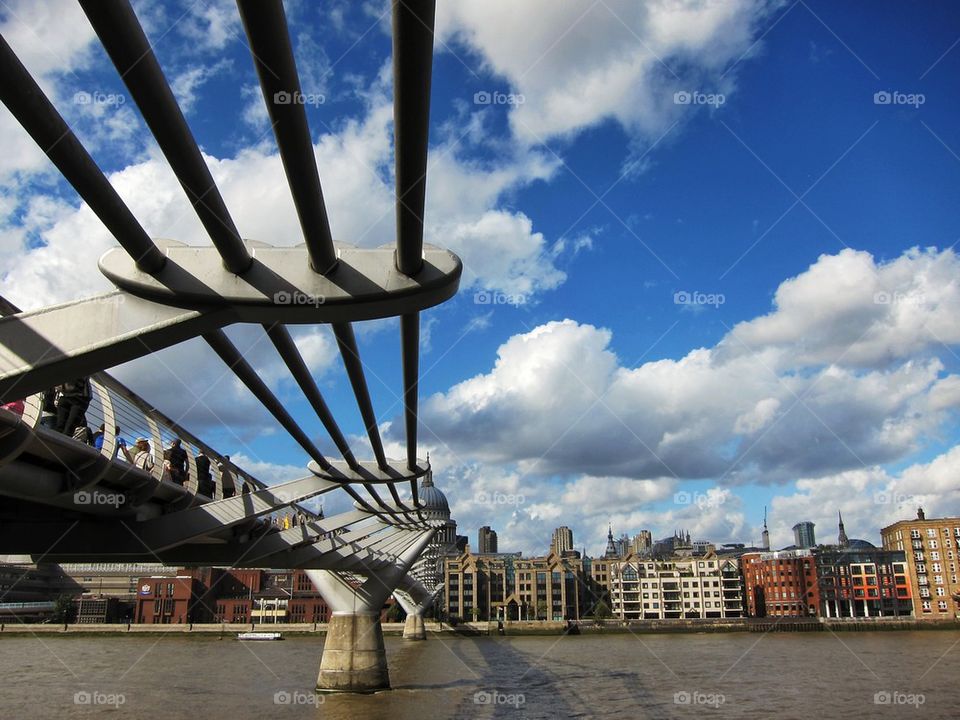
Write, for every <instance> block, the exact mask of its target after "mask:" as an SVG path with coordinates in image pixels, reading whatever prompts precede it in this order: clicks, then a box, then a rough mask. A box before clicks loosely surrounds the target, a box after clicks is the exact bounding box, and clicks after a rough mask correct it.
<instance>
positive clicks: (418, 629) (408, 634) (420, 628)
mask: <svg viewBox="0 0 960 720" xmlns="http://www.w3.org/2000/svg"><path fill="white" fill-rule="evenodd" d="M403 639H404V640H426V639H427V628H426V627H425V626H424V624H423V616H421V615H407V619H406V621H405V622H404V623H403Z"/></svg>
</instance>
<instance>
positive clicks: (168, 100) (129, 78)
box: [79, 0, 253, 274]
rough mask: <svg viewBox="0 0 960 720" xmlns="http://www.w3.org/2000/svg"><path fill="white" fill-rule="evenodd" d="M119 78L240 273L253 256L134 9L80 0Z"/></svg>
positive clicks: (122, 0) (115, 0)
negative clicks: (238, 229) (228, 208)
mask: <svg viewBox="0 0 960 720" xmlns="http://www.w3.org/2000/svg"><path fill="white" fill-rule="evenodd" d="M79 2H80V7H82V8H83V12H84V13H86V15H87V18H88V19H89V20H90V24H91V25H93V29H94V31H95V32H96V33H97V36H98V37H99V38H100V42H101V43H103V47H104V49H106V51H107V54H108V55H109V56H110V59H111V60H112V61H113V64H114V65H115V66H116V68H117V71H118V72H119V73H120V77H121V78H122V79H123V82H124V83H125V84H126V86H127V89H128V90H129V91H130V94H131V95H133V99H134V100H135V101H136V103H137V107H139V108H140V112H141V113H142V114H143V119H144V120H146V122H147V125H148V126H149V127H150V131H151V132H152V133H153V136H154V137H155V138H156V139H157V143H158V144H159V145H160V149H161V150H162V151H163V154H164V155H165V156H166V158H167V162H169V163H170V167H172V168H173V172H174V173H175V174H176V176H177V180H179V181H180V184H181V185H182V186H183V189H184V191H185V192H186V193H187V198H188V199H189V200H190V204H191V205H193V209H194V210H195V211H196V213H197V215H198V216H199V218H200V222H201V223H202V224H203V227H204V229H206V231H207V234H208V235H210V239H211V240H212V241H213V244H214V245H215V246H216V248H217V250H218V251H219V252H220V255H221V256H222V257H223V264H224V266H225V267H226V268H227V269H228V270H230V272H233V273H237V274H241V273H243V272H245V271H246V270H247V269H249V268H250V265H251V264H252V263H253V258H252V257H251V256H250V253H249V252H248V251H247V248H246V246H244V244H243V240H241V238H240V233H239V232H238V231H237V228H236V226H235V225H234V224H233V219H232V218H231V217H230V213H229V212H228V211H227V206H226V204H225V203H224V202H223V198H222V197H221V196H220V191H219V190H218V189H217V185H216V183H215V182H214V181H213V176H212V175H211V174H210V169H209V168H208V167H207V163H206V162H205V161H204V159H203V155H202V154H201V153H200V148H199V147H197V143H196V141H195V140H194V138H193V133H192V132H190V127H189V126H188V125H187V121H186V119H185V118H184V117H183V112H182V111H181V110H180V106H179V105H177V101H176V98H174V96H173V91H172V90H171V89H170V85H169V84H167V79H166V77H164V74H163V70H162V69H161V68H160V63H158V62H157V58H156V56H155V55H154V54H153V49H152V48H151V46H150V42H149V41H148V40H147V37H146V35H144V33H143V28H142V27H140V22H139V21H138V20H137V16H136V14H135V13H134V12H133V8H132V7H130V3H129V2H127V0H79Z"/></svg>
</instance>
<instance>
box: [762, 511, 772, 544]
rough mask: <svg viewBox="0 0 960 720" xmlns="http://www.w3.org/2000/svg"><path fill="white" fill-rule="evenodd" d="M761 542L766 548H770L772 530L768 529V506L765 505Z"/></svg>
mask: <svg viewBox="0 0 960 720" xmlns="http://www.w3.org/2000/svg"><path fill="white" fill-rule="evenodd" d="M760 544H761V545H762V546H763V549H764V550H769V549H770V531H769V530H768V529H767V506H766V505H764V506H763V535H761V540H760Z"/></svg>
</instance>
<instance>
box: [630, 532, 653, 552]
mask: <svg viewBox="0 0 960 720" xmlns="http://www.w3.org/2000/svg"><path fill="white" fill-rule="evenodd" d="M652 547H653V535H651V534H650V531H649V530H641V531H640V532H638V533H637V534H636V535H634V536H633V551H634V552H635V553H636V554H637V555H645V554H647V553H649V552H650V549H651V548H652Z"/></svg>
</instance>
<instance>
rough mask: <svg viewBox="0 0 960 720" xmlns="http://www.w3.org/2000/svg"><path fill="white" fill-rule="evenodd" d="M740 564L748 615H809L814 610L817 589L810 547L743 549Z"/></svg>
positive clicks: (817, 608) (814, 613)
mask: <svg viewBox="0 0 960 720" xmlns="http://www.w3.org/2000/svg"><path fill="white" fill-rule="evenodd" d="M740 568H741V572H742V574H743V585H744V600H745V601H746V608H747V615H749V616H750V617H768V616H770V617H809V616H814V615H816V614H817V613H818V611H819V607H820V589H819V586H818V584H817V566H816V559H815V558H814V555H813V551H812V550H810V549H808V548H807V549H802V550H778V551H774V552H759V553H758V552H751V553H744V554H743V555H742V556H741V558H740Z"/></svg>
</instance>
